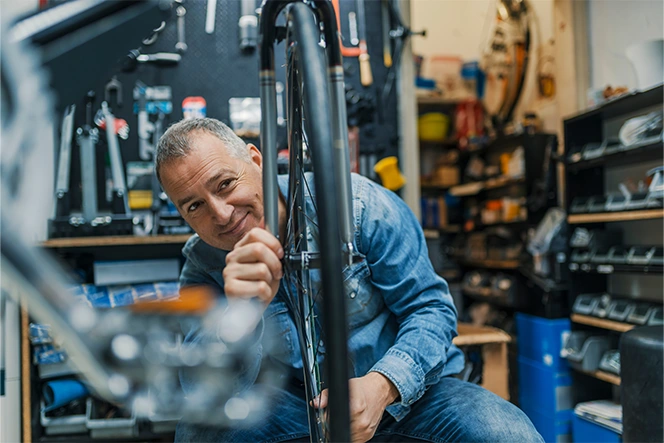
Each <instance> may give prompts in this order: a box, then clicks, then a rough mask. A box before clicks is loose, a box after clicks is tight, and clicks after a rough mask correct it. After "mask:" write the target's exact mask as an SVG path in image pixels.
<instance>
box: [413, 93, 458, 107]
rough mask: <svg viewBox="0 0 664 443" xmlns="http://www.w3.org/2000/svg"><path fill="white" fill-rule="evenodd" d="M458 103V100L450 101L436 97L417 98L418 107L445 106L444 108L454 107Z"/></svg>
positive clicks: (422, 96)
mask: <svg viewBox="0 0 664 443" xmlns="http://www.w3.org/2000/svg"><path fill="white" fill-rule="evenodd" d="M458 103H459V100H451V99H449V98H443V97H438V96H435V95H433V96H432V95H421V96H419V97H417V104H418V105H445V106H455V105H457V104H458Z"/></svg>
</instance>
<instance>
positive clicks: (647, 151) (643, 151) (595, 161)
mask: <svg viewBox="0 0 664 443" xmlns="http://www.w3.org/2000/svg"><path fill="white" fill-rule="evenodd" d="M663 147H664V145H663V144H662V140H658V141H655V142H648V143H645V144H643V145H634V146H630V147H629V148H627V147H623V149H616V150H613V151H612V152H610V153H604V154H603V155H600V156H598V157H595V158H590V159H580V160H578V161H568V162H567V169H568V170H569V171H573V172H576V171H581V170H584V169H588V168H593V167H596V166H602V165H603V166H612V165H620V166H624V165H626V164H632V163H639V162H643V161H647V160H656V159H658V158H659V159H661V158H662V152H663V151H662V149H663ZM607 150H608V149H607Z"/></svg>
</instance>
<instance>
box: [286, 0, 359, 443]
mask: <svg viewBox="0 0 664 443" xmlns="http://www.w3.org/2000/svg"><path fill="white" fill-rule="evenodd" d="M290 13H291V15H290V18H289V21H290V20H292V23H291V25H290V26H289V29H290V28H292V29H293V31H292V32H289V36H288V40H287V51H288V54H287V60H288V68H287V94H288V132H289V157H290V161H289V174H290V179H289V191H288V201H287V206H288V221H287V229H286V242H285V244H286V248H285V250H286V251H287V253H288V254H289V256H290V257H294V258H299V260H287V263H290V264H289V265H288V266H287V269H286V270H285V275H286V287H287V288H289V291H288V292H289V296H288V298H289V299H290V300H289V302H288V303H289V307H290V309H291V311H292V313H293V317H294V320H295V323H296V327H297V330H298V332H299V342H300V349H301V354H302V363H303V375H304V384H305V391H306V401H307V404H309V401H311V400H312V399H313V398H315V397H316V396H318V395H319V394H320V392H321V391H322V390H323V389H325V388H329V396H330V397H329V401H328V411H329V419H330V427H328V426H327V422H326V414H325V412H324V411H323V410H321V409H316V408H312V407H309V408H308V418H309V428H310V433H311V434H310V435H311V441H316V442H323V441H327V440H328V438H329V439H332V440H335V441H342V440H343V441H345V440H348V438H349V437H350V435H349V429H348V428H349V426H348V385H347V369H346V362H347V342H346V327H345V321H344V322H343V324H341V325H331V324H328V323H326V322H321V321H320V317H319V315H318V313H319V311H323V312H328V305H330V304H335V303H336V304H337V305H336V306H335V307H336V308H338V307H339V305H338V304H339V303H341V306H342V308H343V303H344V298H343V297H344V295H343V294H344V292H343V285H342V274H341V269H342V252H341V249H342V242H341V238H340V235H339V223H338V213H337V208H338V207H339V206H338V203H337V201H336V197H335V196H336V192H335V189H336V184H335V176H334V168H333V167H332V165H333V164H334V158H333V149H332V144H331V140H332V137H331V134H332V130H331V123H330V122H331V116H330V111H329V110H330V106H329V99H328V98H327V92H328V87H327V72H326V64H325V61H324V58H323V54H322V49H321V48H320V47H319V46H318V45H317V43H318V41H319V39H318V38H312V36H316V37H317V36H319V31H318V25H317V24H316V22H315V20H314V17H313V14H312V13H311V10H310V9H309V8H307V7H306V6H305V5H302V4H297V3H296V4H294V5H293V6H292V8H291V10H290ZM297 42H300V43H297ZM301 42H304V44H302V43H301ZM302 60H306V64H305V63H302ZM308 155H310V157H311V160H312V166H313V177H314V178H313V183H312V182H311V180H307V177H305V174H304V172H305V163H306V160H307V156H308ZM309 177H310V176H309ZM314 191H315V192H314ZM316 196H321V197H322V198H320V199H317V198H316ZM308 200H310V202H308ZM308 208H313V210H312V211H310V210H308ZM312 232H316V233H317V234H318V235H317V238H318V240H319V241H318V245H319V248H320V249H319V250H317V251H314V250H312V248H313V242H311V241H310V238H309V237H310V234H311V233H312ZM321 251H323V252H324V253H323V252H321ZM318 266H320V271H317V270H313V268H315V267H318ZM316 272H320V274H319V276H320V279H317V278H314V275H313V274H314V273H316ZM317 277H318V275H317ZM314 280H317V281H320V285H319V286H316V287H314V285H313V284H312V283H313V282H314ZM321 288H325V292H324V293H321ZM324 320H327V318H326V319H324ZM321 323H325V324H324V326H325V329H323V328H321ZM331 326H336V328H333V327H331ZM332 335H334V336H332ZM323 343H325V346H326V347H327V349H326V350H325V355H326V357H325V359H326V369H327V371H325V373H326V374H325V375H326V376H325V377H323V370H322V368H321V367H320V363H321V361H320V360H321V352H322V346H323ZM331 362H336V363H339V362H341V363H342V365H341V367H342V368H343V374H339V373H336V374H334V375H336V379H337V380H334V378H335V377H331V378H330V377H328V376H329V375H330V373H331V372H339V369H338V368H336V369H333V370H332V371H330V364H331ZM332 364H334V363H332ZM340 381H342V382H341V383H340Z"/></svg>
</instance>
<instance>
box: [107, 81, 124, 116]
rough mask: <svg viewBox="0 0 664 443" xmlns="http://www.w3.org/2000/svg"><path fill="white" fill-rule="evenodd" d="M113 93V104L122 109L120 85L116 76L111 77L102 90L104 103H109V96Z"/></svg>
mask: <svg viewBox="0 0 664 443" xmlns="http://www.w3.org/2000/svg"><path fill="white" fill-rule="evenodd" d="M114 92H115V102H116V103H117V104H118V107H119V108H121V107H122V83H120V81H119V80H118V78H117V76H115V75H114V76H113V77H112V78H111V80H110V81H109V82H108V83H106V87H105V88H104V100H105V101H106V103H110V102H111V95H112V94H113V93H114Z"/></svg>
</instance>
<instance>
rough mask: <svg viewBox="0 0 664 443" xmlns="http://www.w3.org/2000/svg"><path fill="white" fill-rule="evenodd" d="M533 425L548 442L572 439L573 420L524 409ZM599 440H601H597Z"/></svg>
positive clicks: (562, 441)
mask: <svg viewBox="0 0 664 443" xmlns="http://www.w3.org/2000/svg"><path fill="white" fill-rule="evenodd" d="M523 412H524V413H525V414H526V415H527V416H528V418H529V419H530V421H532V422H533V426H535V429H537V432H539V433H540V435H541V436H542V438H543V439H544V441H545V442H547V443H568V442H571V441H572V420H571V418H570V419H567V420H560V419H559V418H558V417H551V416H547V415H545V414H541V413H539V412H537V411H534V410H532V409H526V408H524V409H523ZM597 441H599V440H597Z"/></svg>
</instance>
